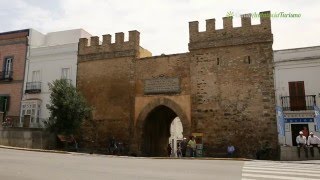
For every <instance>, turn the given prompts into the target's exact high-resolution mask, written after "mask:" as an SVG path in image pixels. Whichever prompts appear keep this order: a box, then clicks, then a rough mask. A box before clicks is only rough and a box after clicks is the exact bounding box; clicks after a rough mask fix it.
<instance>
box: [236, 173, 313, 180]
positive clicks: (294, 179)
mask: <svg viewBox="0 0 320 180" xmlns="http://www.w3.org/2000/svg"><path fill="white" fill-rule="evenodd" d="M242 176H244V177H246V178H247V177H250V178H251V177H256V178H270V179H288V180H319V178H317V179H313V178H304V177H292V176H275V175H265V174H249V173H242Z"/></svg>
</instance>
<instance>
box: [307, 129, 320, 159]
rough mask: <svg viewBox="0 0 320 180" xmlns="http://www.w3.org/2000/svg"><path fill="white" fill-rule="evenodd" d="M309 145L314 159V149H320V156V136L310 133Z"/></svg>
mask: <svg viewBox="0 0 320 180" xmlns="http://www.w3.org/2000/svg"><path fill="white" fill-rule="evenodd" d="M307 144H308V146H311V147H310V153H311V156H312V157H314V149H313V148H314V147H316V148H318V151H319V154H320V147H319V146H320V139H319V138H318V136H315V135H314V134H313V132H310V136H309V137H308V140H307Z"/></svg>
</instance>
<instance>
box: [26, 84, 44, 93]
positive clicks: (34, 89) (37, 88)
mask: <svg viewBox="0 0 320 180" xmlns="http://www.w3.org/2000/svg"><path fill="white" fill-rule="evenodd" d="M40 92H41V82H27V86H26V90H25V93H28V94H36V93H40Z"/></svg>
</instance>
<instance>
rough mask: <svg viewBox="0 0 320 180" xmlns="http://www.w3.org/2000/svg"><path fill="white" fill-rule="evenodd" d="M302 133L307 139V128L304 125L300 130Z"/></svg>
mask: <svg viewBox="0 0 320 180" xmlns="http://www.w3.org/2000/svg"><path fill="white" fill-rule="evenodd" d="M301 131H302V133H303V136H304V137H306V139H307V140H308V136H309V131H308V128H307V127H306V126H304V127H303V130H301Z"/></svg>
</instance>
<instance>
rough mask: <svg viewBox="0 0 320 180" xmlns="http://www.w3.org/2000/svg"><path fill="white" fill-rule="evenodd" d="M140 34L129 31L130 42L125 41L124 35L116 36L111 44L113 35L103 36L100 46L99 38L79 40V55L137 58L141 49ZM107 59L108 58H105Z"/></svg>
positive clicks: (121, 33)
mask: <svg viewBox="0 0 320 180" xmlns="http://www.w3.org/2000/svg"><path fill="white" fill-rule="evenodd" d="M139 44H140V33H139V32H138V31H136V30H134V31H129V40H128V41H124V33H123V32H118V33H116V34H115V42H114V43H111V35H110V34H106V35H103V36H102V43H101V44H100V41H99V37H98V36H92V37H91V38H90V44H89V40H88V39H87V38H81V39H80V40H79V45H78V48H79V52H78V53H79V55H80V56H81V55H88V54H99V53H100V54H107V56H108V57H123V56H135V55H136V54H137V53H138V51H139V48H140V45H139ZM105 58H106V57H105Z"/></svg>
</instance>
